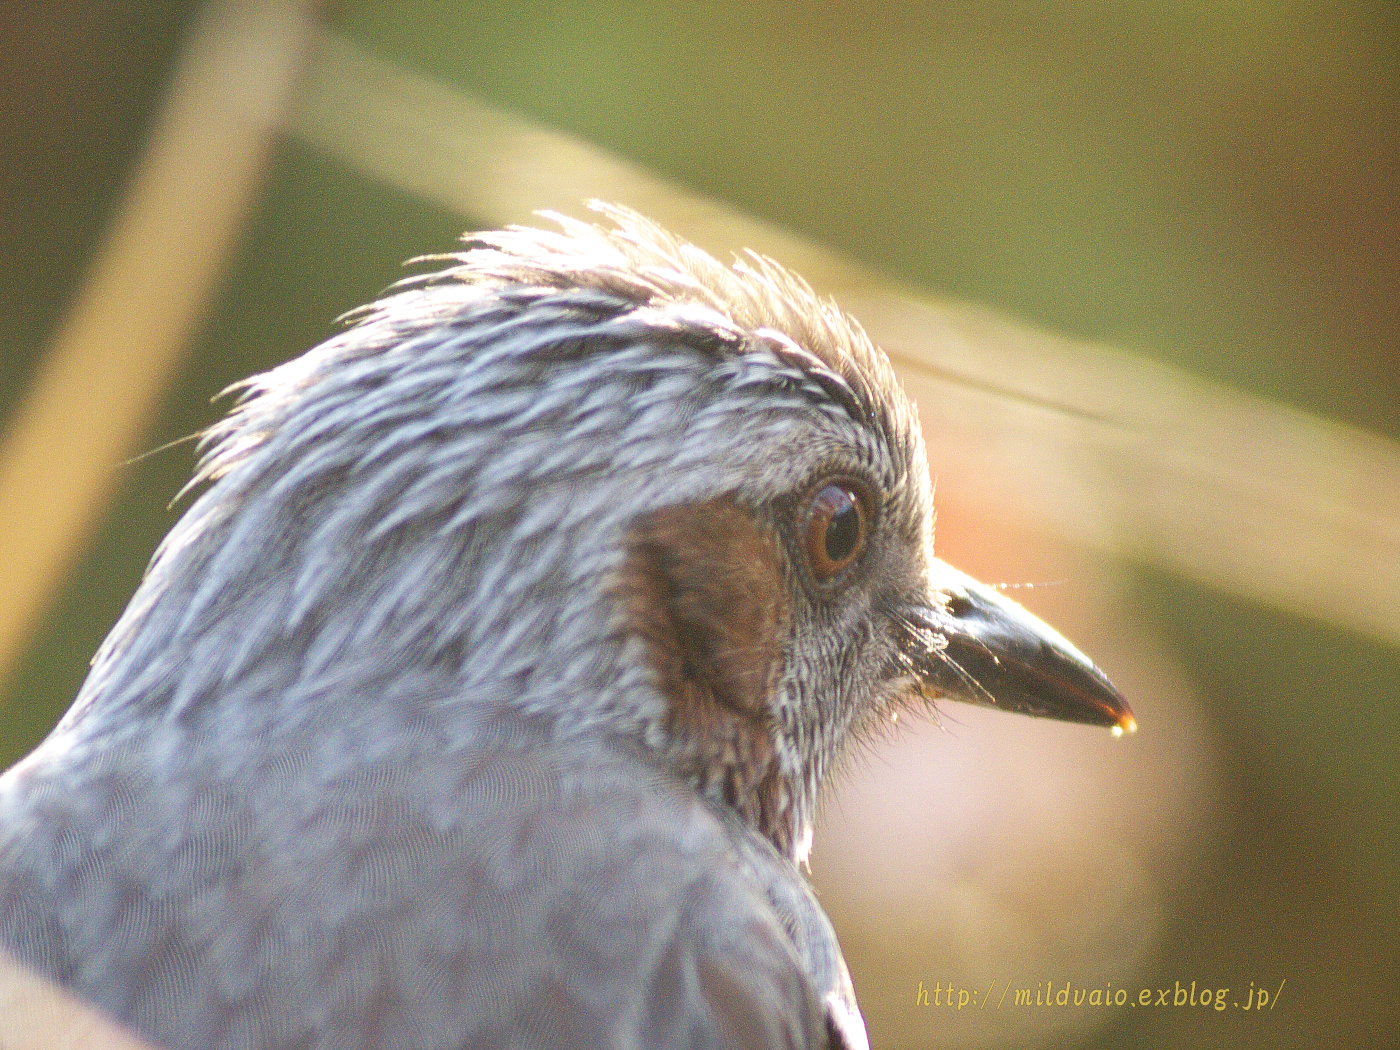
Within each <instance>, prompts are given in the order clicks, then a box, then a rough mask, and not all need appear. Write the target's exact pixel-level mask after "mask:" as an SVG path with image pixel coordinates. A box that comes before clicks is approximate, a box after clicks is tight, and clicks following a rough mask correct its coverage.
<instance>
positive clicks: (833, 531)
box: [803, 480, 870, 583]
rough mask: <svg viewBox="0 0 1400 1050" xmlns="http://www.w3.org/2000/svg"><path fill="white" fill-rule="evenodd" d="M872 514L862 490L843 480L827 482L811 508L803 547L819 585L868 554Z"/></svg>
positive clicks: (812, 500)
mask: <svg viewBox="0 0 1400 1050" xmlns="http://www.w3.org/2000/svg"><path fill="white" fill-rule="evenodd" d="M869 535H870V512H869V510H868V509H867V507H866V501H865V498H864V494H863V492H862V490H861V489H860V488H859V487H858V486H856V485H854V484H852V483H850V482H848V481H844V480H831V481H827V482H824V483H823V484H822V485H821V486H820V487H819V488H818V489H817V491H816V495H814V496H813V497H812V499H811V501H810V502H809V504H808V511H807V524H806V530H805V536H804V539H803V547H804V550H805V552H806V555H807V563H808V565H810V566H811V569H812V574H813V575H814V576H815V577H816V578H817V580H818V581H820V582H822V583H825V582H827V581H829V580H832V579H834V578H835V577H836V576H838V575H840V574H841V573H842V572H844V571H845V570H846V569H848V568H850V566H851V565H852V564H854V563H855V562H856V561H857V559H859V558H860V556H861V554H862V553H863V552H864V550H865V544H866V540H867V539H868V538H869Z"/></svg>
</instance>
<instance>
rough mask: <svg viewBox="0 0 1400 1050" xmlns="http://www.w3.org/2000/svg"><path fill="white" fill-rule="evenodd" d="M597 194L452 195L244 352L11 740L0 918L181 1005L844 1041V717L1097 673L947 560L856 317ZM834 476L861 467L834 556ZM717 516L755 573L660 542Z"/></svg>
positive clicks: (1067, 709)
mask: <svg viewBox="0 0 1400 1050" xmlns="http://www.w3.org/2000/svg"><path fill="white" fill-rule="evenodd" d="M606 217H607V220H608V223H607V225H601V226H594V225H589V224H585V223H581V222H576V221H571V220H567V219H559V220H557V221H558V222H559V224H560V227H561V228H560V230H559V231H557V232H542V231H536V230H529V229H521V228H513V229H511V230H509V231H506V232H502V233H496V234H489V235H482V236H479V237H478V238H476V239H475V240H474V241H473V242H472V243H471V244H470V245H469V247H468V248H467V250H466V251H464V252H463V253H461V254H460V255H458V256H455V257H453V258H452V260H451V265H450V266H449V267H448V268H447V269H446V270H444V271H442V272H441V273H438V274H435V275H433V276H431V277H429V278H425V279H422V280H419V281H416V282H411V283H409V284H408V285H407V286H406V287H404V288H402V289H401V290H398V291H397V292H396V293H395V294H393V295H391V296H390V297H388V298H386V299H385V300H383V301H381V302H380V303H378V304H376V305H374V306H373V307H371V308H368V309H367V310H365V311H364V312H363V313H362V314H361V315H360V316H359V317H358V318H357V319H356V321H355V324H354V325H353V327H350V328H349V329H348V330H346V331H345V332H343V333H342V334H340V335H338V336H337V337H335V338H333V339H331V340H329V341H328V342H326V343H325V344H323V345H321V346H320V347H317V348H316V349H314V350H312V351H311V352H309V353H307V354H305V355H304V356H302V357H300V358H298V359H296V360H294V361H292V362H290V363H288V364H286V365H283V366H282V367H280V368H278V369H275V370H274V371H272V372H270V373H268V374H266V375H264V376H261V377H257V378H255V379H253V380H250V381H249V382H248V383H247V384H245V387H244V390H243V399H242V401H241V403H240V404H239V406H238V407H237V408H236V409H235V411H234V412H233V413H232V414H231V415H230V416H229V417H228V418H227V419H226V420H224V421H223V422H222V423H220V424H218V425H217V426H216V427H215V428H214V429H213V430H212V431H211V432H210V434H209V435H208V437H207V442H208V446H207V449H206V454H205V458H204V460H203V466H202V469H201V472H200V475H199V477H198V478H197V479H196V480H197V481H199V482H201V483H203V484H204V486H205V487H204V490H203V492H202V493H201V494H200V495H199V496H198V498H197V499H196V500H195V501H194V503H193V505H192V506H191V507H190V509H189V510H188V511H187V512H186V513H185V515H184V516H183V518H182V519H181V520H180V522H179V523H178V524H177V525H176V527H175V528H174V529H173V530H172V531H171V533H170V534H169V536H168V537H167V538H166V540H165V541H164V543H163V544H162V545H161V547H160V549H159V551H158V552H157V554H156V556H155V558H154V560H153V562H152V565H151V568H150V570H149V572H148V574H147V576H146V578H145V580H144V581H143V582H142V584H141V587H140V589H139V590H138V591H137V593H136V595H135V597H134V598H133V599H132V602H131V605H130V606H129V608H128V609H127V611H126V613H125V614H124V615H123V617H122V618H121V620H120V621H119V622H118V624H117V625H116V627H115V628H114V629H113V631H112V633H111V635H110V636H109V637H108V639H107V641H106V642H105V643H104V645H103V647H102V649H101V650H100V651H99V653H98V655H97V657H96V659H95V661H94V665H93V669H92V672H91V674H90V676H89V678H88V680H87V682H86V683H85V684H84V686H83V688H82V691H81V692H80V693H79V696H78V698H77V699H76V701H75V703H74V705H73V707H72V708H71V710H70V711H69V712H68V714H67V715H66V716H65V718H64V719H63V721H62V722H61V723H60V725H59V726H58V727H57V728H56V729H55V730H54V732H53V734H52V735H51V736H50V737H49V738H48V740H46V741H45V742H44V744H42V745H41V746H40V748H39V749H38V750H36V751H35V752H34V754H33V755H31V756H30V757H29V758H27V759H25V760H24V761H23V762H21V763H20V764H19V765H17V766H16V767H15V768H14V769H12V770H10V771H9V772H8V773H7V774H6V775H5V776H4V778H3V780H0V942H3V943H4V945H5V946H7V947H8V948H9V949H10V950H12V951H13V952H15V953H16V954H17V955H18V956H19V957H20V958H21V959H23V960H24V961H26V962H28V963H29V964H30V965H32V966H34V967H36V968H37V969H38V970H40V971H41V972H43V973H44V974H46V975H48V976H50V977H52V978H54V979H56V980H58V981H60V982H61V983H63V984H64V985H66V986H68V987H70V988H72V989H73V990H75V991H76V992H77V993H79V994H80V995H82V996H84V997H85V998H87V999H89V1000H90V1001H92V1002H93V1003H95V1004H97V1005H98V1006H100V1007H102V1008H103V1009H105V1010H107V1011H108V1012H110V1013H111V1014H112V1015H113V1016H115V1017H116V1018H118V1019H119V1020H122V1021H124V1022H126V1023H128V1024H130V1025H131V1026H132V1027H133V1028H134V1029H135V1030H137V1031H138V1032H140V1033H142V1034H144V1035H145V1036H147V1037H148V1038H150V1039H151V1040H152V1041H154V1042H156V1043H158V1044H160V1045H164V1046H169V1047H181V1048H183V1047H190V1048H194V1047H201V1048H219V1047H228V1048H232V1047H260V1048H261V1047H267V1048H272V1047H277V1048H283V1047H287V1048H290V1047H307V1048H311V1047H316V1048H322V1047H323V1048H330V1047H336V1048H347V1047H366V1048H370V1047H384V1048H388V1047H393V1048H403V1050H410V1048H415V1047H422V1048H447V1047H498V1046H499V1047H651V1048H667V1047H710V1046H713V1047H821V1046H851V1047H855V1046H862V1045H864V1039H865V1036H864V1029H863V1026H862V1024H861V1022H860V1018H859V1013H858V1011H857V1010H856V1006H855V1000H854V996H853V993H852V991H851V987H850V982H849V979H848V977H847V974H846V969H845V965H844V962H843V961H842V959H841V954H840V950H839V948H838V946H837V943H836V939H835V936H834V934H833V932H832V930H831V927H830V925H829V923H828V922H827V920H826V918H825V916H824V915H823V913H822V912H821V910H820V908H819V907H818V905H817V903H816V901H815V899H814V898H813V896H812V894H811V891H810V889H809V887H808V885H807V883H806V881H805V879H803V877H802V875H801V874H800V871H799V869H798V866H797V864H798V862H799V861H800V860H801V859H802V858H803V857H804V856H805V851H806V848H807V845H808V843H809V842H810V835H811V825H812V820H813V817H814V811H815V806H816V802H817V796H818V791H819V789H820V787H821V784H822V782H823V780H824V779H826V776H827V774H828V772H829V771H830V769H831V768H832V766H833V765H835V764H836V763H837V762H838V761H839V759H840V756H841V754H842V753H843V751H844V750H845V748H846V745H847V743H848V741H849V740H850V739H851V738H852V736H853V735H856V734H859V733H860V731H861V730H862V728H863V727H865V726H868V725H870V724H872V723H873V722H875V721H877V720H879V719H881V718H884V717H886V716H887V715H888V713H889V712H890V711H891V710H892V709H894V708H895V707H897V706H898V705H900V704H903V703H907V702H909V701H910V700H911V699H917V698H920V697H931V696H934V695H951V696H960V697H962V698H965V699H971V700H974V701H978V702H994V703H998V704H1000V705H1002V706H1006V707H1009V708H1011V709H1016V710H1027V711H1030V712H1031V713H1037V714H1048V715H1053V716H1057V717H1068V718H1074V719H1077V720H1082V721H1093V722H1098V723H1100V724H1120V725H1122V724H1127V721H1128V716H1127V713H1126V710H1127V709H1126V706H1125V705H1123V704H1122V703H1121V698H1118V697H1117V695H1116V694H1115V693H1113V692H1112V689H1111V687H1109V686H1108V685H1107V682H1106V680H1104V679H1102V676H1101V675H1099V674H1098V672H1097V671H1094V670H1093V669H1092V666H1091V665H1089V664H1088V661H1087V660H1086V659H1084V658H1083V657H1082V656H1081V655H1080V654H1078V653H1077V652H1075V651H1074V650H1073V649H1072V648H1070V647H1069V646H1068V643H1065V642H1063V640H1062V639H1059V638H1058V636H1055V635H1053V634H1052V633H1050V632H1049V631H1048V628H1043V625H1039V624H1038V623H1035V622H1034V621H1032V620H1031V619H1030V618H1029V617H1028V615H1026V614H1024V613H1023V612H1021V611H1020V610H1018V609H1017V608H1016V607H1015V606H1013V605H1012V604H1011V603H1010V602H1008V601H1006V600H1005V599H1004V598H1001V597H1000V596H998V595H996V594H995V593H994V592H990V591H988V590H986V589H985V588H982V587H981V586H980V585H977V584H975V583H974V582H973V581H970V580H968V579H967V578H966V577H963V576H961V574H958V573H956V571H955V570H952V569H950V568H948V567H947V566H945V565H943V563H941V562H939V561H937V560H936V559H934V558H933V556H932V552H931V530H932V517H931V516H932V506H931V495H930V486H929V481H928V470H927V465H926V461H925V453H924V449H923V444H922V439H921V437H920V434H919V430H918V426H917V422H916V419H915V417H914V413H913V409H912V406H911V405H910V404H909V402H908V401H907V399H905V398H904V396H903V395H902V394H901V393H900V392H899V390H898V387H897V384H896V382H895V379H894V376H893V374H892V372H891V370H890V367H889V364H888V362H887V361H886V360H885V358H884V357H883V355H882V354H880V353H879V351H878V350H876V349H875V348H874V347H873V346H872V345H871V343H870V341H869V340H868V338H867V337H866V336H865V334H864V333H863V332H862V331H861V329H860V328H859V327H858V326H856V325H855V324H854V323H853V322H851V321H850V320H849V319H847V318H846V317H845V316H844V315H842V314H841V313H840V312H839V311H838V310H837V309H836V308H835V307H834V306H832V305H831V304H830V303H828V302H826V301H823V300H821V299H819V298H818V297H817V296H815V295H814V294H813V293H812V292H811V290H810V289H809V288H808V287H807V286H806V285H805V284H803V283H802V282H800V281H799V280H798V279H796V278H794V277H792V276H791V275H790V274H788V273H786V272H785V271H783V270H781V269H780V268H778V267H777V266H776V265H775V264H772V263H770V262H768V261H766V260H763V259H760V258H758V257H752V258H750V259H748V260H746V261H743V262H740V263H738V264H736V265H735V266H734V267H732V268H729V267H724V266H722V265H721V264H719V263H718V262H716V261H715V260H713V259H711V258H710V257H709V256H707V255H705V254H703V253H702V252H700V251H698V250H697V249H695V248H694V247H692V246H690V245H688V244H685V243H684V242H681V241H679V240H676V239H675V238H672V237H670V236H669V235H667V234H665V233H664V232H662V231H661V230H660V229H658V228H657V227H655V226H654V225H652V224H650V223H647V222H646V221H645V220H643V219H641V218H639V217H638V216H636V215H634V214H632V213H629V212H625V211H622V210H620V209H607V210H606ZM829 478H838V479H847V480H846V481H843V482H842V484H843V485H846V486H847V487H846V489H843V490H842V491H855V492H858V493H868V494H870V495H869V502H870V505H869V506H865V507H864V513H865V514H866V520H864V521H863V523H862V527H863V528H865V529H866V530H867V532H866V533H862V534H861V536H862V546H861V548H860V554H859V558H858V560H857V561H856V562H854V563H853V564H852V566H851V567H850V568H848V569H842V570H841V572H840V573H839V574H837V575H835V576H834V577H833V578H832V579H831V580H825V579H819V578H817V577H815V576H814V575H813V573H812V571H811V568H810V566H808V565H807V559H808V557H809V556H808V554H807V553H805V551H806V548H804V546H803V542H804V541H803V532H802V530H803V528H804V526H805V523H809V522H810V521H811V520H812V519H811V517H810V515H811V513H813V512H812V511H810V510H809V502H810V497H811V494H812V492H813V486H814V484H815V485H817V486H820V485H821V483H822V480H823V479H829ZM862 498H864V497H862ZM708 508H715V509H713V510H711V509H708ZM711 522H713V523H714V527H715V529H718V530H720V531H723V530H724V529H725V528H730V529H732V530H733V532H732V534H733V535H734V536H735V537H738V538H736V540H735V543H736V544H737V543H739V542H740V539H742V538H744V537H747V539H745V540H744V542H747V543H748V544H749V546H747V547H744V548H743V551H744V552H748V551H752V552H755V553H753V554H752V555H750V554H748V553H745V554H744V557H745V558H748V559H749V561H753V560H754V559H757V561H759V562H762V563H763V565H761V566H758V567H757V568H755V569H754V572H755V573H756V575H755V576H754V577H753V579H756V580H763V579H769V578H771V579H772V580H773V581H775V583H774V586H773V587H772V588H770V589H769V591H763V588H762V587H758V588H757V591H759V592H762V593H759V594H758V596H757V597H753V598H751V597H750V592H751V591H754V590H755V588H754V587H753V586H751V585H750V583H749V578H748V576H747V573H748V567H747V563H746V562H744V561H742V560H740V559H739V555H737V554H736V555H734V558H735V561H734V563H733V564H730V563H729V562H728V561H727V560H726V559H727V558H728V557H729V554H728V553H726V552H727V551H729V550H730V547H728V546H726V545H725V543H724V542H723V539H722V538H721V541H719V546H718V547H716V548H714V549H715V550H718V552H719V553H718V555H717V556H716V557H715V559H714V560H715V561H716V564H715V566H714V570H713V576H714V578H713V579H710V578H707V572H708V568H707V566H708V565H709V564H710V563H709V562H706V563H705V565H703V566H702V567H701V569H700V570H699V571H697V570H695V569H694V568H693V567H687V566H688V564H689V563H688V559H689V560H690V561H694V560H696V559H700V558H701V557H702V554H703V552H704V551H707V550H711V547H709V546H707V544H710V543H711V542H714V541H713V540H712V538H707V535H706V533H707V529H708V528H709V524H710V523H711ZM725 523H730V524H728V525H726V524H725ZM867 533H868V535H867ZM726 535H729V533H726ZM735 549H737V548H735ZM818 556H820V552H818ZM760 570H761V571H760ZM764 572H767V573H768V575H767V576H765V575H763V573H764ZM726 574H727V575H726ZM751 603H752V608H749V605H750V604H751ZM731 606H732V608H731ZM741 606H742V607H744V608H745V609H748V612H749V613H751V614H752V617H751V618H752V622H753V623H756V624H761V625H766V626H763V627H762V630H761V631H759V630H758V629H757V628H755V629H752V630H750V629H749V628H747V627H745V628H743V630H742V631H741V630H740V629H739V628H738V627H736V626H734V625H733V624H728V623H727V620H726V618H727V617H730V616H731V615H735V616H737V615H739V614H738V613H736V612H733V609H738V608H739V607H741ZM741 611H742V610H741ZM748 622H749V620H745V621H744V623H746V624H747V623H748ZM1008 625H1011V626H1010V627H1008ZM1013 628H1014V629H1013ZM745 631H748V632H749V633H744V632H745ZM755 631H757V633H755ZM1018 632H1019V633H1018ZM1027 632H1030V634H1033V635H1034V639H1033V644H1031V645H1030V647H1029V648H1027V647H1026V644H1025V643H1026V638H1027ZM750 635H752V638H750ZM1013 636H1014V637H1013ZM736 638H737V639H738V641H737V642H736V641H735V639H736ZM750 642H752V644H750ZM765 645H768V646H770V647H771V649H772V652H773V654H774V657H773V659H772V660H771V661H770V662H769V663H763V662H762V660H761V654H762V651H766V650H764V646H765ZM1018 646H1020V647H1019V648H1018ZM993 652H999V653H1002V655H1003V656H1004V657H1006V658H1005V659H1000V660H998V659H995V658H994V659H993V660H992V661H991V662H988V661H987V659H986V657H985V656H984V655H982V654H984V653H985V654H991V653H993ZM1008 654H1009V655H1008ZM1051 664H1053V665H1054V666H1053V668H1050V665H1051ZM1047 668H1050V669H1047ZM1066 668H1068V669H1069V670H1068V671H1066ZM1070 678H1072V679H1073V681H1072V683H1071V685H1070V686H1066V685H1065V684H1064V683H1065V682H1066V681H1069V679H1070ZM753 683H760V685H761V688H760V687H759V686H755V685H754V684H753Z"/></svg>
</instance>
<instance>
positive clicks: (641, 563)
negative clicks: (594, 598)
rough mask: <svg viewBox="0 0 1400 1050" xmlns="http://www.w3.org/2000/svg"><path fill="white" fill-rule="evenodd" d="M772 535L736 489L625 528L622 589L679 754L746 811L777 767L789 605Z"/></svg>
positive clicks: (691, 768)
mask: <svg viewBox="0 0 1400 1050" xmlns="http://www.w3.org/2000/svg"><path fill="white" fill-rule="evenodd" d="M779 559H780V554H779V550H778V546H777V543H776V542H775V540H774V539H773V538H772V537H771V536H770V535H769V534H768V533H767V532H766V531H765V530H764V529H763V528H762V527H761V526H760V525H759V523H758V522H757V521H756V520H755V519H754V516H753V514H752V513H750V512H749V511H748V510H746V509H744V508H743V507H741V506H739V505H738V504H737V503H735V502H734V501H733V500H731V499H727V498H724V499H718V500H712V501H710V502H708V503H703V504H698V505H691V506H683V507H674V508H670V509H667V510H664V511H660V512H658V513H656V514H653V515H651V516H649V517H648V518H647V519H646V520H645V521H643V522H642V523H641V524H639V525H638V526H637V527H636V528H635V529H634V530H633V532H632V534H631V536H630V537H629V555H628V559H627V563H626V568H625V570H624V572H623V578H622V586H621V588H620V597H621V599H622V601H623V603H624V609H625V615H626V617H627V623H628V628H629V630H630V632H631V633H632V634H634V635H635V636H637V637H640V638H641V639H642V640H643V641H644V642H645V643H646V646H647V650H648V655H649V658H650V661H651V665H652V669H653V671H654V672H655V675H656V681H657V684H658V686H659V687H660V689H661V691H662V692H663V694H664V695H665V697H666V699H667V701H668V703H669V705H670V707H669V720H668V721H669V725H670V730H671V737H672V741H673V746H674V747H675V748H676V752H677V753H676V756H675V757H676V758H677V759H678V760H679V761H680V762H681V764H682V765H683V766H684V767H686V769H687V772H690V773H692V774H693V775H695V776H696V777H697V778H698V780H699V781H700V782H701V783H702V784H704V785H705V786H707V787H711V788H715V789H717V790H719V791H720V792H721V793H722V794H723V795H724V796H725V797H726V798H727V799H728V800H729V801H730V802H731V804H733V805H735V806H737V807H739V808H740V809H741V810H748V809H749V808H750V807H751V806H755V805H757V806H760V807H761V808H767V805H766V804H765V802H764V801H761V800H760V799H759V798H758V796H759V795H764V794H767V791H766V790H764V787H765V785H766V784H767V783H769V782H770V780H771V776H772V774H773V771H774V762H773V743H772V733H771V726H770V723H771V715H770V712H769V707H768V705H769V698H770V697H771V696H772V694H773V691H774V689H775V688H776V685H777V682H778V676H779V674H780V671H781V664H782V655H783V642H784V636H785V634H786V631H787V624H788V605H787V600H786V589H785V585H784V581H783V575H782V568H781V563H780V560H779Z"/></svg>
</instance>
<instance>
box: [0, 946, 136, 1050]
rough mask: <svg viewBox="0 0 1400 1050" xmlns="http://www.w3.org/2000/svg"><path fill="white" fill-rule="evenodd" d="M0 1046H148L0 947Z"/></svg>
mask: <svg viewBox="0 0 1400 1050" xmlns="http://www.w3.org/2000/svg"><path fill="white" fill-rule="evenodd" d="M0 1047H4V1048H5V1050H79V1048H81V1050H152V1047H151V1046H150V1044H148V1043H145V1042H143V1041H142V1040H140V1039H138V1038H137V1037H136V1036H134V1035H132V1034H131V1033H130V1032H128V1031H127V1030H126V1029H125V1028H123V1027H121V1026H120V1025H119V1024H117V1023H116V1022H115V1021H113V1020H111V1019H110V1018H108V1017H107V1016H106V1015H104V1014H102V1013H99V1012H98V1011H97V1010H95V1009H93V1008H92V1007H90V1006H87V1005H85V1004H84V1003H82V1002H80V1001H79V1000H78V999H77V998H75V997H74V996H73V995H71V994H70V993H68V992H66V991H64V990H63V989H62V988H60V987H59V986H58V985H56V984H53V983H52V982H50V981H47V980H45V979H44V978H43V977H40V976H39V975H38V974H37V973H35V972H34V971H33V970H30V969H29V968H28V967H26V966H22V965H20V964H19V963H18V962H16V961H15V960H14V959H13V958H12V957H11V956H9V955H8V954H6V953H5V952H3V951H0Z"/></svg>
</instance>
